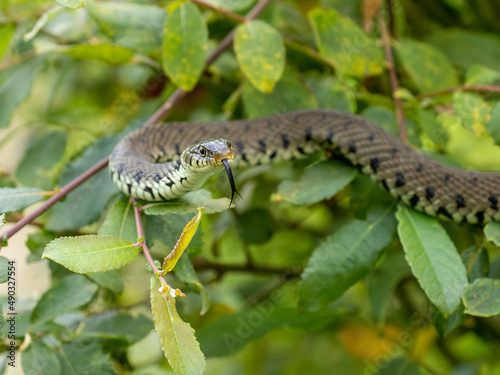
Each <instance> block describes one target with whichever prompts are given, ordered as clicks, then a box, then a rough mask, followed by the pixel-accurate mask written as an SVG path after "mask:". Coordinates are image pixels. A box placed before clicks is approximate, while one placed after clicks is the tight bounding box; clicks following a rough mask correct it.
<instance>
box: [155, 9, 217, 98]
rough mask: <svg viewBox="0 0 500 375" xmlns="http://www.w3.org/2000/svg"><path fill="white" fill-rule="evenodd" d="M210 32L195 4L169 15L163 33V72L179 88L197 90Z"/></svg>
mask: <svg viewBox="0 0 500 375" xmlns="http://www.w3.org/2000/svg"><path fill="white" fill-rule="evenodd" d="M207 43H208V30H207V26H206V24H205V21H204V20H203V16H202V15H201V14H200V12H199V11H198V8H196V6H195V5H193V4H192V3H190V2H185V3H182V4H181V5H180V6H179V7H176V8H175V9H174V10H173V11H172V13H170V14H169V15H168V16H167V19H166V21H165V30H164V34H163V55H162V59H163V69H164V70H165V73H167V76H168V77H169V78H170V79H171V80H172V82H174V83H175V84H176V85H177V86H179V87H181V88H182V89H184V90H186V91H190V90H192V89H193V88H194V86H195V85H196V83H197V82H198V79H199V78H200V76H201V73H202V71H203V68H204V66H205V55H206V50H207V48H208V47H207Z"/></svg>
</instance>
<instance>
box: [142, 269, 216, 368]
mask: <svg viewBox="0 0 500 375" xmlns="http://www.w3.org/2000/svg"><path fill="white" fill-rule="evenodd" d="M160 286H161V284H160V281H159V280H158V278H157V277H152V278H151V309H152V310H153V318H154V322H155V329H156V332H157V333H158V336H160V341H161V347H162V349H163V353H165V357H166V358H167V359H168V363H169V364H170V366H171V367H172V369H173V370H174V371H175V372H176V373H177V374H179V375H196V374H200V375H201V374H202V373H203V370H204V369H205V365H206V363H205V356H204V355H203V353H202V351H201V350H200V344H199V343H198V341H196V337H195V336H194V330H193V329H192V328H191V326H190V325H189V324H188V323H185V322H183V321H182V319H181V318H180V316H179V314H178V313H177V309H176V308H175V299H174V298H171V297H167V298H165V297H163V295H162V294H161V293H160V292H159V291H158V289H159V288H160Z"/></svg>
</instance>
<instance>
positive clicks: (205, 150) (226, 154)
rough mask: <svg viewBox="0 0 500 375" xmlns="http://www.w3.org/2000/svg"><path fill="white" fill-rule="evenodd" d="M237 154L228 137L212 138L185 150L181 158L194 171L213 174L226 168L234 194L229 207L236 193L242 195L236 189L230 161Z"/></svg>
mask: <svg viewBox="0 0 500 375" xmlns="http://www.w3.org/2000/svg"><path fill="white" fill-rule="evenodd" d="M235 154H236V153H235V152H234V150H233V147H232V146H231V142H230V141H229V140H228V139H226V138H212V139H207V140H206V141H202V142H198V143H197V144H195V145H194V146H192V147H190V148H188V149H187V150H185V151H184V152H183V153H182V156H181V159H182V160H183V162H184V163H186V164H187V165H188V166H189V168H190V169H191V170H192V171H193V172H198V173H203V174H207V175H211V174H216V173H218V172H220V171H222V170H223V169H225V170H226V173H227V177H228V178H229V184H230V185H231V192H232V194H231V202H230V203H229V207H231V203H232V202H233V198H234V194H238V195H240V193H238V191H237V190H236V186H235V184H234V178H233V173H232V171H231V168H230V167H229V163H230V162H231V161H233V159H234V156H235ZM240 197H241V195H240Z"/></svg>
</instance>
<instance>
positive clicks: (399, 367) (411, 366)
mask: <svg viewBox="0 0 500 375" xmlns="http://www.w3.org/2000/svg"><path fill="white" fill-rule="evenodd" d="M388 358H390V357H388ZM394 374H397V375H421V374H422V372H421V371H420V369H419V368H418V365H417V364H416V363H415V362H412V361H411V360H409V359H408V358H404V357H401V358H396V359H393V360H390V361H389V362H384V364H383V366H382V367H381V368H379V369H378V370H377V371H376V372H375V375H394Z"/></svg>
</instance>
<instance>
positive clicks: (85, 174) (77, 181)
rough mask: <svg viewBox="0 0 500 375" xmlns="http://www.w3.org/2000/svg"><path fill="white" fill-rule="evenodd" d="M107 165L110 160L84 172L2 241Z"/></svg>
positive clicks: (23, 219) (24, 219)
mask: <svg viewBox="0 0 500 375" xmlns="http://www.w3.org/2000/svg"><path fill="white" fill-rule="evenodd" d="M106 165H108V158H104V159H102V160H101V161H100V162H99V163H97V164H96V165H94V166H93V167H92V168H90V169H88V170H87V171H85V172H83V173H82V174H81V175H80V176H78V177H77V178H75V179H74V180H73V181H71V182H70V183H69V184H67V185H65V186H63V187H62V188H61V189H60V190H59V191H58V192H57V193H55V194H54V195H53V196H51V197H50V198H49V199H47V200H46V201H45V202H44V203H43V204H42V205H41V206H40V207H38V208H37V209H36V210H34V211H33V212H32V213H30V214H29V215H26V216H25V217H23V218H22V219H21V220H19V221H18V222H17V223H16V224H15V225H14V226H13V227H12V228H10V229H9V230H7V231H6V232H5V233H3V234H2V235H0V240H3V239H9V238H11V237H12V236H13V235H14V234H16V233H17V232H18V231H19V230H20V229H21V228H23V227H24V226H26V225H28V224H29V223H31V222H32V221H33V220H35V219H36V218H37V217H38V216H40V215H41V214H43V213H44V212H45V211H47V210H48V209H49V208H50V207H52V206H53V205H54V204H56V203H57V202H59V201H60V200H61V199H62V198H64V197H65V196H66V195H67V194H68V193H69V192H70V191H72V190H73V189H75V188H76V187H78V186H80V185H81V184H82V183H83V182H85V181H87V180H88V179H89V178H90V177H92V176H93V175H95V174H96V173H97V172H99V171H100V170H101V169H103V168H104V167H106ZM1 247H2V244H1V243H0V248H1Z"/></svg>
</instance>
